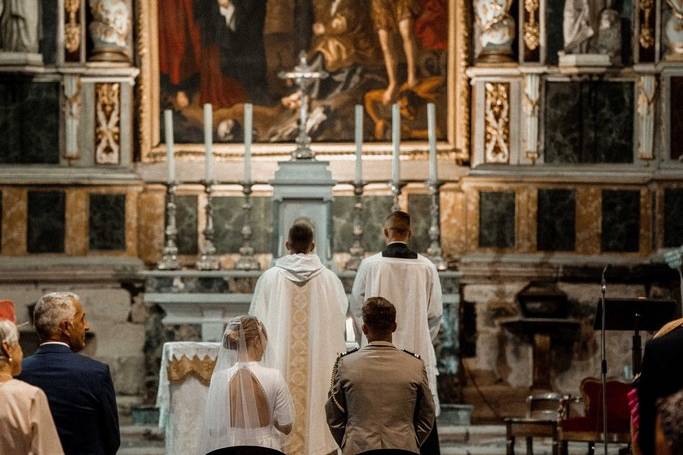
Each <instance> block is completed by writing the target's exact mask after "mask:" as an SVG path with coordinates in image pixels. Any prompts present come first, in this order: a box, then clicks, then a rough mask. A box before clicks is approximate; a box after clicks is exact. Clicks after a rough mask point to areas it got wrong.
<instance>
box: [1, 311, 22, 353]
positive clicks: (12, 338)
mask: <svg viewBox="0 0 683 455" xmlns="http://www.w3.org/2000/svg"><path fill="white" fill-rule="evenodd" d="M5 341H6V342H7V343H8V344H10V345H14V344H17V343H18V342H19V331H18V330H17V326H16V325H14V322H12V321H10V320H7V319H3V320H0V343H3V342H5ZM0 359H6V357H5V354H4V353H3V352H2V350H0Z"/></svg>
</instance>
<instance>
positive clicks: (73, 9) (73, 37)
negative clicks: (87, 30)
mask: <svg viewBox="0 0 683 455" xmlns="http://www.w3.org/2000/svg"><path fill="white" fill-rule="evenodd" d="M80 10H81V0H64V12H65V13H66V23H65V24H64V48H65V49H66V51H67V52H69V53H72V54H73V53H76V52H78V51H79V49H80V48H81V23H80V20H79V12H80Z"/></svg>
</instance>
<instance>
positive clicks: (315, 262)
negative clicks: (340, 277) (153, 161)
mask: <svg viewBox="0 0 683 455" xmlns="http://www.w3.org/2000/svg"><path fill="white" fill-rule="evenodd" d="M275 267H278V268H279V269H282V270H284V271H285V277H286V278H287V279H288V280H290V281H293V282H295V283H297V284H300V285H302V284H305V283H307V282H308V281H310V280H311V278H314V277H316V276H318V275H319V274H320V272H322V271H323V269H324V268H325V266H324V265H323V264H322V262H320V258H319V257H318V255H317V254H289V255H287V256H282V257H281V258H280V259H278V260H277V261H275Z"/></svg>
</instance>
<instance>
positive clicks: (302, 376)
mask: <svg viewBox="0 0 683 455" xmlns="http://www.w3.org/2000/svg"><path fill="white" fill-rule="evenodd" d="M309 289H310V288H309V287H308V286H305V287H298V286H295V287H294V289H293V291H292V292H293V293H294V295H293V299H292V314H291V327H292V329H291V331H290V334H291V340H290V345H289V362H288V365H287V384H288V385H289V390H290V392H291V393H292V402H293V403H294V414H295V416H294V428H293V429H292V433H291V434H290V435H289V438H288V439H287V450H286V452H287V453H288V454H290V455H303V454H304V453H306V452H307V450H306V446H307V444H306V440H307V439H308V438H307V436H308V425H309V422H308V419H307V418H306V416H307V415H308V395H309V393H308V388H309V386H310V385H309V382H308V365H309V362H310V359H309V350H308V346H309V344H308V303H309V302H310V290H309Z"/></svg>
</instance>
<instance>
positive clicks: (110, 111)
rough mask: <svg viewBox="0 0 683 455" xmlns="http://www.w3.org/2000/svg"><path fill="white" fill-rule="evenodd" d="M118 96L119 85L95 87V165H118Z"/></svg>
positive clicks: (119, 123)
mask: <svg viewBox="0 0 683 455" xmlns="http://www.w3.org/2000/svg"><path fill="white" fill-rule="evenodd" d="M120 94H121V84H118V83H105V84H96V85H95V96H96V115H97V118H96V122H95V123H96V128H95V141H96V149H95V162H96V163H97V164H118V163H119V158H120V157H119V155H120V153H119V150H120V132H121V117H120V104H121V102H120Z"/></svg>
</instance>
